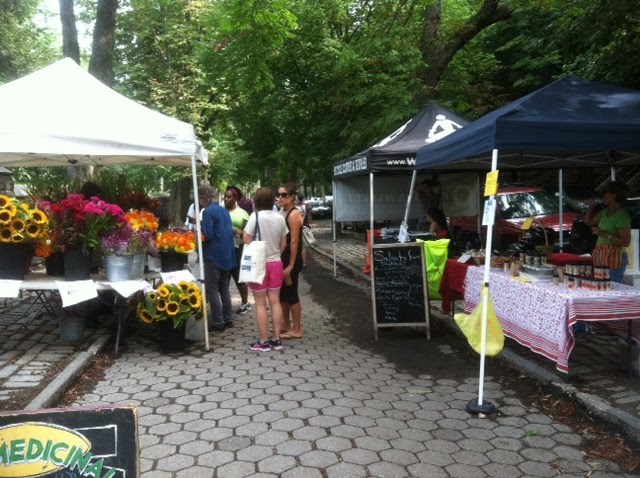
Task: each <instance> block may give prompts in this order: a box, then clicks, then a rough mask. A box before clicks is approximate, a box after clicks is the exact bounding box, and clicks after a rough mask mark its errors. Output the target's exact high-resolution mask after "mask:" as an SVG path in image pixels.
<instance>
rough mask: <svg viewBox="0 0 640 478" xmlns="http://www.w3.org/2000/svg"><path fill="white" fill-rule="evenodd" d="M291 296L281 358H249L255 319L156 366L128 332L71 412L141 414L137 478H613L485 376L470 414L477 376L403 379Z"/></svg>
mask: <svg viewBox="0 0 640 478" xmlns="http://www.w3.org/2000/svg"><path fill="white" fill-rule="evenodd" d="M301 295H302V297H303V299H302V300H303V302H304V313H303V323H304V324H305V338H304V339H303V340H297V341H288V342H286V343H285V350H284V351H282V352H276V351H271V352H268V353H259V352H251V351H250V350H248V344H249V343H250V342H251V341H252V340H254V339H255V334H256V327H255V322H254V318H253V317H252V316H244V317H238V316H236V319H235V327H234V328H233V329H227V330H226V331H225V332H223V333H221V334H217V335H215V336H214V337H213V344H214V346H213V347H212V350H211V351H209V352H205V351H203V350H202V348H201V347H200V346H197V347H193V348H192V349H191V350H190V351H189V353H188V354H186V355H179V356H163V355H160V354H159V353H158V351H157V350H158V344H157V343H156V342H155V341H154V335H153V334H150V333H149V334H145V333H144V329H142V330H138V332H140V333H138V332H137V333H136V334H135V335H134V337H133V338H132V339H131V340H130V342H129V347H128V349H127V351H126V352H125V353H124V354H123V355H122V357H121V358H119V359H118V360H117V361H116V362H115V364H114V365H113V366H112V367H111V368H110V369H109V370H108V371H107V374H106V377H105V378H104V380H102V381H101V382H100V383H99V384H98V385H97V386H96V387H95V388H94V389H93V390H92V391H91V392H90V393H88V394H86V395H85V396H84V397H82V398H81V399H80V400H78V402H77V404H78V405H91V406H98V405H104V404H114V403H133V404H135V405H136V406H137V407H138V410H139V414H140V434H141V436H140V439H141V440H140V441H141V466H142V476H143V478H171V477H177V478H190V477H193V478H196V477H197V478H232V477H233V478H241V477H252V478H276V477H282V478H297V477H300V478H322V477H326V478H350V477H378V478H383V477H384V478H392V477H394V478H402V477H421V478H427V477H436V478H437V477H443V478H444V477H460V478H474V477H478V478H480V477H489V476H491V477H513V478H518V477H534V476H535V477H556V476H562V477H564V478H573V477H578V476H592V477H594V478H596V477H600V478H603V477H613V476H624V475H623V474H622V473H620V470H619V468H618V467H617V465H615V464H612V463H610V462H607V461H604V460H593V459H587V458H585V454H584V453H583V452H584V451H585V450H584V449H583V446H584V445H583V441H582V438H581V437H580V436H579V435H577V434H575V433H574V432H572V431H571V429H570V428H568V427H566V426H565V425H562V424H559V423H556V422H554V421H553V420H552V419H550V418H549V417H548V416H546V415H545V414H543V413H542V412H540V411H539V410H536V409H531V408H525V407H523V406H522V404H521V403H520V401H519V400H518V399H517V398H515V397H514V392H513V391H511V390H508V389H504V388H501V386H500V385H499V384H498V383H496V382H494V381H493V380H492V378H491V377H488V378H487V383H486V397H487V399H489V400H492V401H494V403H496V404H498V405H499V408H500V411H501V414H500V416H495V417H490V418H488V419H481V418H477V417H474V416H470V415H469V414H468V413H467V412H466V411H465V406H466V403H467V402H468V401H469V400H471V399H474V398H475V397H476V396H477V395H476V393H477V377H476V376H475V373H474V374H473V375H474V376H469V377H466V378H463V379H456V380H452V379H449V378H440V377H436V376H432V375H411V374H408V373H401V372H400V371H398V370H397V369H396V367H395V366H394V365H393V364H390V363H389V362H387V360H386V359H385V358H384V357H381V356H378V355H376V354H374V353H372V352H370V351H368V350H365V349H362V348H360V347H359V346H357V345H354V344H353V343H352V342H351V341H350V340H349V339H348V338H346V337H344V336H343V335H341V334H340V333H339V332H338V330H337V329H336V327H335V321H336V320H339V318H338V317H333V316H331V315H330V314H329V313H328V311H327V310H326V309H325V308H323V306H322V305H321V304H318V303H317V302H313V301H312V300H311V299H310V294H309V290H308V284H307V283H306V281H304V279H303V280H302V281H301ZM234 302H235V303H237V302H238V300H237V297H236V298H234ZM441 352H442V353H443V354H454V351H453V350H452V349H451V348H450V347H448V346H443V347H442V348H441Z"/></svg>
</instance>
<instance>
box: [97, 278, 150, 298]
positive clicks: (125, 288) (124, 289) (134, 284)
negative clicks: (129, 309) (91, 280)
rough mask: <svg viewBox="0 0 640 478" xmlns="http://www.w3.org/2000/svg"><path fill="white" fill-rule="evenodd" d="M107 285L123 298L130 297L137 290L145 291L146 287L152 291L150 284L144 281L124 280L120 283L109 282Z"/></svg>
mask: <svg viewBox="0 0 640 478" xmlns="http://www.w3.org/2000/svg"><path fill="white" fill-rule="evenodd" d="M108 284H109V285H110V286H111V288H112V289H113V290H115V291H116V292H117V293H118V294H120V295H121V296H122V297H125V298H126V297H130V296H131V295H133V294H135V293H136V292H138V291H139V290H145V289H146V288H147V287H148V288H149V289H152V287H151V284H149V283H148V282H147V281H144V280H125V281H121V282H109V283H108ZM145 292H146V290H145Z"/></svg>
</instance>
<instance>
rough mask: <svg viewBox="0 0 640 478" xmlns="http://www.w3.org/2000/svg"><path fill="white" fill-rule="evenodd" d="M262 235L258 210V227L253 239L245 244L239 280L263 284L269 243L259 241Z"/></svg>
mask: <svg viewBox="0 0 640 478" xmlns="http://www.w3.org/2000/svg"><path fill="white" fill-rule="evenodd" d="M259 236H260V225H259V224H258V213H257V212H256V229H255V234H254V236H253V241H251V243H250V244H245V245H244V248H243V249H242V260H241V261H240V276H239V279H238V281H239V282H254V283H256V284H262V281H263V280H264V276H265V274H266V272H267V245H266V243H265V242H264V241H257V240H256V238H258V237H259Z"/></svg>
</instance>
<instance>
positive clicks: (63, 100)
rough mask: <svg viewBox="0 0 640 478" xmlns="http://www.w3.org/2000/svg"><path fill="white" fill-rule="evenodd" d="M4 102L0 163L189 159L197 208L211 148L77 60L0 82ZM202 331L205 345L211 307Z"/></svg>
mask: <svg viewBox="0 0 640 478" xmlns="http://www.w3.org/2000/svg"><path fill="white" fill-rule="evenodd" d="M0 108H1V111H2V113H1V114H0V166H4V167H39V166H42V167H47V166H69V165H86V166H89V165H93V166H107V165H110V164H145V165H160V166H183V167H189V166H191V174H192V178H193V189H194V202H195V204H196V212H199V203H198V182H197V172H196V160H199V161H200V162H202V163H203V164H205V165H206V164H207V153H206V151H205V150H204V148H203V147H202V143H200V141H198V140H197V139H196V134H195V130H194V128H193V126H192V125H190V124H188V123H184V122H182V121H178V120H176V119H173V118H170V117H169V116H165V115H163V114H161V113H158V112H157V111H153V110H151V109H149V108H145V107H144V106H142V105H139V104H138V103H136V102H134V101H132V100H130V99H128V98H126V97H124V96H122V95H120V94H119V93H116V92H115V91H113V90H112V89H111V88H109V87H108V86H106V85H104V84H103V83H101V82H100V81H98V80H97V79H96V78H94V77H93V76H92V75H90V74H89V73H87V72H86V71H85V70H83V69H82V68H81V67H80V66H78V65H77V64H76V63H75V62H74V61H73V60H71V59H69V58H65V59H63V60H60V61H58V62H56V63H53V64H52V65H49V66H47V67H45V68H43V69H41V70H38V71H36V72H34V73H31V74H30V75H27V76H25V77H23V78H20V79H18V80H15V81H12V82H10V83H7V84H5V85H2V86H0ZM196 217H197V218H199V214H196ZM197 241H198V253H199V255H200V257H203V254H202V237H201V235H200V234H198V235H197ZM199 264H200V277H204V268H203V261H200V262H199ZM200 288H201V290H202V294H203V299H204V301H205V302H206V295H205V291H204V287H203V285H202V283H201V285H200ZM204 336H205V343H206V348H207V350H208V349H209V334H208V331H207V316H206V308H205V316H204Z"/></svg>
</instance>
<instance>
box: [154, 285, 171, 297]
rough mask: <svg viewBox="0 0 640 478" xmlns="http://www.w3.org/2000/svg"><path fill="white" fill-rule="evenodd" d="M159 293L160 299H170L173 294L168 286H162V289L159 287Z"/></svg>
mask: <svg viewBox="0 0 640 478" xmlns="http://www.w3.org/2000/svg"><path fill="white" fill-rule="evenodd" d="M157 292H158V295H159V296H160V297H168V296H169V294H170V293H171V291H170V290H169V288H168V287H167V286H166V284H162V285H161V286H160V287H158V291H157Z"/></svg>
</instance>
